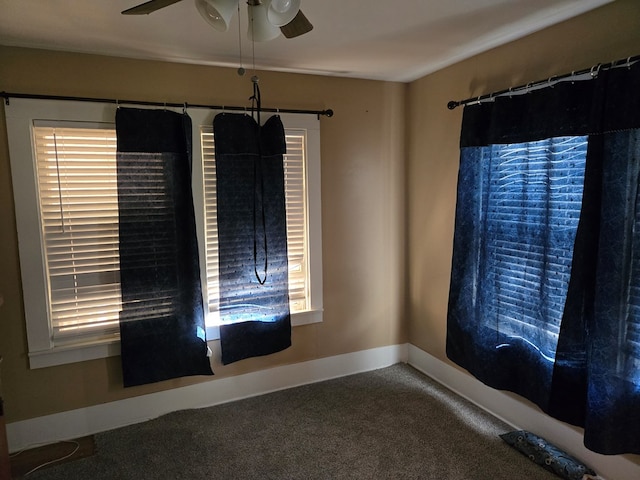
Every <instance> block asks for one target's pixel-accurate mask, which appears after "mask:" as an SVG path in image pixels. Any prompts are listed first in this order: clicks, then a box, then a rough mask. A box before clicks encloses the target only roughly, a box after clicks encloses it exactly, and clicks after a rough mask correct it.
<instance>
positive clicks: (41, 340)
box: [5, 98, 323, 368]
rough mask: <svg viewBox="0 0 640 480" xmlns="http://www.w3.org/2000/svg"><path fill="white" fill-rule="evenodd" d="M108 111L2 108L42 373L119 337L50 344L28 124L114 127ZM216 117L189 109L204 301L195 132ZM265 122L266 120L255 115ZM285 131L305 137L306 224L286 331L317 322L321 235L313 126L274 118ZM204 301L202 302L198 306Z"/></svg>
mask: <svg viewBox="0 0 640 480" xmlns="http://www.w3.org/2000/svg"><path fill="white" fill-rule="evenodd" d="M116 108H117V107H116V105H114V104H105V103H92V102H82V101H68V100H64V101H63V100H41V99H22V98H21V99H14V98H12V99H10V102H9V105H6V106H5V116H6V123H7V135H8V139H9V155H10V163H11V174H12V181H13V194H14V202H15V210H16V225H17V233H18V244H19V253H20V268H21V275H22V290H23V298H24V309H25V319H26V327H27V343H28V349H29V363H30V368H42V367H48V366H53V365H61V364H66V363H73V362H79V361H85V360H92V359H97V358H104V357H109V356H115V355H119V354H120V341H119V336H118V335H114V336H111V337H108V338H103V339H101V340H98V341H96V340H90V341H87V342H86V343H73V344H65V345H54V343H53V340H52V332H51V325H50V321H49V314H48V291H47V289H48V281H47V278H46V267H45V261H44V259H45V257H44V250H43V246H44V244H43V239H42V229H41V226H40V216H39V204H38V203H39V200H38V190H37V188H38V187H37V172H36V163H35V155H34V151H33V138H32V137H33V132H32V128H33V125H34V121H47V122H57V121H59V122H82V123H93V124H95V123H101V124H104V123H106V124H111V125H113V124H114V121H115V120H114V119H115V112H116ZM217 113H220V112H217V111H214V110H211V109H200V108H190V109H189V111H188V114H189V116H190V117H191V119H192V122H193V129H192V132H193V143H192V145H193V165H194V168H193V196H194V207H195V214H196V231H197V236H198V245H199V247H198V248H199V253H200V264H201V267H200V271H201V275H202V277H203V279H202V280H203V283H202V285H203V295H206V293H205V292H206V262H205V255H206V245H205V225H204V175H203V169H202V149H201V147H200V145H201V142H200V132H201V128H200V127H201V126H202V125H210V124H211V123H212V122H213V117H214V116H215V115H216V114H217ZM263 116H264V117H266V114H264V113H263ZM280 117H281V118H282V122H283V124H284V126H285V129H286V128H292V129H298V130H300V129H302V130H305V131H306V153H307V158H306V160H307V164H306V168H307V178H306V181H307V200H308V207H307V208H308V211H307V215H308V217H307V222H308V251H309V272H310V278H309V306H308V309H307V310H306V311H304V312H300V313H295V314H293V315H292V324H293V326H298V325H305V324H310V323H318V322H321V321H322V313H323V310H322V309H323V307H322V305H323V303H322V243H321V242H322V230H321V203H320V182H321V179H320V122H319V120H318V119H317V118H316V117H315V116H313V115H296V114H280ZM204 300H205V301H206V298H205V299H204ZM217 338H219V329H218V327H217V326H214V325H207V340H215V339H217Z"/></svg>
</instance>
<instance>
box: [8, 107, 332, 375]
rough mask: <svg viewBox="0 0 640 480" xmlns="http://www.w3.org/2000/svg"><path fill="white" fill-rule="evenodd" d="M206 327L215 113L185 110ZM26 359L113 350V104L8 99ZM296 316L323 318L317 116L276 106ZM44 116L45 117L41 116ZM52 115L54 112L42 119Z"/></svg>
mask: <svg viewBox="0 0 640 480" xmlns="http://www.w3.org/2000/svg"><path fill="white" fill-rule="evenodd" d="M189 114H190V116H191V118H192V120H193V124H194V128H193V144H194V145H201V147H202V148H194V152H193V161H194V168H193V174H194V175H193V194H194V195H193V196H194V207H195V212H196V218H197V220H196V222H197V230H198V243H199V248H200V262H201V272H202V276H203V278H202V285H203V295H204V297H205V298H204V301H205V305H206V306H207V307H208V308H205V311H206V312H207V319H206V320H207V330H208V331H207V338H208V339H209V340H212V339H215V338H218V331H217V323H218V322H217V321H216V318H217V285H216V276H217V248H216V233H215V232H216V226H215V157H214V150H213V132H212V127H211V126H210V125H211V123H212V120H213V116H214V114H215V113H214V112H212V111H210V110H201V109H194V111H193V112H192V111H190V112H189ZM6 115H7V130H8V133H9V148H10V156H11V165H12V175H13V187H14V198H15V203H16V219H17V225H18V236H19V242H20V262H21V269H22V276H23V292H24V300H25V315H26V320H27V334H28V343H29V356H30V363H31V367H32V368H37V367H43V366H49V365H56V364H61V363H69V362H75V361H81V360H87V359H92V358H100V357H104V356H108V355H116V354H118V353H119V344H118V337H119V334H118V332H119V326H118V317H119V311H120V310H121V306H122V300H121V296H120V283H119V282H120V279H119V256H118V244H119V239H118V197H117V183H116V138H115V130H114V125H113V119H114V115H115V107H114V106H110V105H101V104H86V103H80V102H60V101H42V100H24V99H15V100H14V99H12V100H11V103H10V105H9V106H7V107H6ZM281 117H282V119H283V123H284V125H285V129H286V137H287V155H286V158H285V172H286V173H285V176H286V179H285V183H286V187H285V188H286V202H287V203H286V204H287V232H288V249H289V252H290V260H289V262H290V280H289V283H290V296H291V302H292V305H291V311H292V323H293V325H300V324H305V323H312V322H318V321H321V319H322V291H321V288H322V272H321V262H322V259H321V247H320V210H319V209H320V202H319V194H320V188H319V182H320V178H319V175H320V166H319V122H317V121H314V120H312V119H311V118H307V117H306V116H300V115H281ZM41 119H46V120H41ZM51 119H53V120H51Z"/></svg>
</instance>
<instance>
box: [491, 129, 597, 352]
mask: <svg viewBox="0 0 640 480" xmlns="http://www.w3.org/2000/svg"><path fill="white" fill-rule="evenodd" d="M483 148H484V150H485V154H486V155H488V156H489V157H490V158H489V159H485V160H487V161H489V162H490V167H489V180H488V183H487V185H486V186H485V188H487V194H486V199H487V200H486V202H487V208H486V211H487V214H486V215H487V221H486V231H485V238H484V239H483V245H484V248H485V249H486V256H487V264H486V265H487V266H486V272H485V276H484V278H485V281H486V282H487V283H486V286H487V287H490V288H487V289H484V287H483V290H484V291H485V293H484V295H485V303H486V305H485V306H486V307H488V308H487V311H488V312H492V315H486V316H485V319H486V322H487V324H488V326H490V327H492V328H495V329H497V330H498V331H499V332H501V333H504V334H507V335H509V336H515V337H520V338H522V339H526V340H528V341H531V342H533V343H534V344H535V345H536V346H537V347H538V348H540V349H541V350H542V351H543V354H545V355H548V356H549V357H550V358H554V356H555V348H556V343H557V337H558V333H559V329H560V323H561V320H562V315H563V311H564V304H565V298H566V294H567V289H568V284H569V277H570V274H571V264H572V255H573V244H574V241H575V235H576V231H577V227H578V220H579V218H580V210H581V201H582V192H583V187H584V169H585V160H586V151H587V139H586V137H580V136H578V137H559V138H552V139H547V140H541V141H537V142H528V143H520V144H509V145H493V146H490V147H483Z"/></svg>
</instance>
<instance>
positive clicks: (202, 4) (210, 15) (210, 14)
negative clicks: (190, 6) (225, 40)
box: [196, 0, 239, 32]
mask: <svg viewBox="0 0 640 480" xmlns="http://www.w3.org/2000/svg"><path fill="white" fill-rule="evenodd" d="M238 1H239V0H196V8H197V9H198V12H200V15H201V16H202V18H204V19H205V20H206V21H207V23H209V25H211V26H212V27H213V28H215V29H216V30H219V31H221V32H226V31H227V30H228V29H229V23H230V22H231V17H233V14H234V13H235V12H236V10H237V8H238Z"/></svg>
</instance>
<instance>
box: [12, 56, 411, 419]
mask: <svg viewBox="0 0 640 480" xmlns="http://www.w3.org/2000/svg"><path fill="white" fill-rule="evenodd" d="M0 65H2V67H1V68H0V91H7V92H21V93H37V94H55V95H75V96H86V97H101V98H117V99H135V100H149V101H159V102H165V101H166V102H180V103H182V102H187V103H191V104H196V103H201V104H219V105H249V102H248V101H247V99H248V97H249V96H250V95H251V93H252V90H251V89H252V85H251V82H250V79H249V77H250V75H247V76H245V77H238V76H237V74H236V73H235V70H233V69H222V68H213V67H202V66H191V65H182V64H169V63H161V62H151V61H138V60H127V59H117V58H109V57H100V56H90V55H79V54H71V53H60V52H50V51H38V50H30V49H19V48H10V47H0ZM259 75H260V86H261V90H262V104H263V105H264V106H265V107H279V108H296V109H314V110H315V109H324V108H332V109H333V110H334V111H335V116H334V117H333V118H323V119H322V121H321V142H322V143H321V148H322V228H323V234H322V241H323V258H324V262H323V263H324V265H323V272H324V307H325V310H324V322H323V323H321V324H315V325H308V326H302V327H296V328H294V332H293V346H292V347H291V348H289V349H287V350H285V351H284V352H280V353H278V354H275V355H270V356H268V357H260V358H254V359H249V360H245V361H241V362H238V363H236V364H233V365H229V366H224V367H223V366H222V365H220V364H219V361H218V360H214V365H213V367H214V371H215V373H216V376H215V377H213V380H210V381H215V380H216V379H217V378H222V377H228V376H231V375H238V374H241V373H245V372H250V371H255V370H260V369H264V368H268V367H271V366H275V365H281V364H289V363H295V362H300V361H305V360H311V359H317V358H321V357H328V356H332V355H337V354H342V353H349V352H355V351H359V350H363V349H368V348H374V347H381V346H386V345H395V344H399V343H404V342H406V341H407V337H406V328H405V326H404V325H403V322H402V319H403V312H402V307H403V306H404V302H403V296H402V295H403V290H404V287H403V285H402V278H403V277H402V275H403V268H404V263H403V258H404V257H403V250H402V248H403V246H404V237H403V235H404V233H403V232H404V228H403V225H402V219H403V208H404V205H403V199H404V197H403V195H404V187H403V182H404V178H403V173H404V150H403V149H404V118H405V112H404V108H405V93H406V86H405V85H404V84H399V83H385V82H374V81H363V80H350V79H339V78H326V77H324V78H323V77H316V76H309V75H293V74H281V73H267V72H259ZM0 123H1V124H0V219H1V222H2V224H1V226H0V248H1V250H0V272H2V274H1V275H0V293H1V294H2V295H3V296H4V306H2V307H0V354H2V355H3V356H4V362H3V364H2V379H3V392H4V399H5V414H6V419H7V421H8V422H15V421H18V420H24V419H28V418H33V417H37V416H41V415H45V414H51V413H56V412H62V411H66V410H70V409H76V408H82V407H85V406H89V405H95V404H100V403H104V402H109V401H113V400H117V399H122V398H126V397H130V396H136V395H141V394H145V393H150V392H154V391H158V390H164V389H169V388H175V387H179V386H183V385H187V384H190V383H194V382H198V381H202V379H198V378H188V379H179V380H172V381H167V382H162V383H158V384H154V385H150V386H144V387H134V388H129V389H124V388H122V386H121V385H122V377H121V373H120V358H119V357H113V358H109V359H104V360H94V361H88V362H83V363H75V364H71V365H66V366H59V367H50V368H43V369H37V370H29V368H28V359H27V350H26V333H25V326H24V312H23V306H22V296H21V281H20V271H19V263H18V253H17V252H18V250H17V249H18V246H17V239H16V228H15V215H14V206H13V196H12V189H11V180H10V170H9V168H10V167H9V158H8V149H7V139H6V128H5V125H4V115H2V118H1V119H0ZM213 348H214V354H215V355H214V358H216V359H219V346H218V343H217V342H214V344H213ZM207 380H208V379H207Z"/></svg>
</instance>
